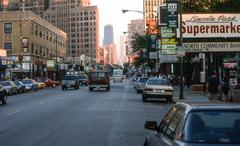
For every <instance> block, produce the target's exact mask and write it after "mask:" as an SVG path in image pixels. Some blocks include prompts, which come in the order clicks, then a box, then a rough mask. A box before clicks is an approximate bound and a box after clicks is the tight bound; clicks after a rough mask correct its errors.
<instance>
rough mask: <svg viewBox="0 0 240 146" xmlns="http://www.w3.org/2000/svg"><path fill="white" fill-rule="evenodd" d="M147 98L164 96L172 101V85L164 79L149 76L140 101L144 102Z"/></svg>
mask: <svg viewBox="0 0 240 146" xmlns="http://www.w3.org/2000/svg"><path fill="white" fill-rule="evenodd" d="M147 98H164V99H166V101H169V102H172V100H173V87H172V86H171V84H170V82H169V81H168V80H166V79H159V78H151V79H149V80H148V81H147V83H146V85H145V86H144V88H143V93H142V101H143V102H146V101H147Z"/></svg>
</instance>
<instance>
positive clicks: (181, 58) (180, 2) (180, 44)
mask: <svg viewBox="0 0 240 146" xmlns="http://www.w3.org/2000/svg"><path fill="white" fill-rule="evenodd" d="M179 15H180V22H179V24H180V26H179V33H180V40H179V48H181V49H183V48H182V47H183V34H182V0H179ZM183 84H184V83H183V56H180V93H179V99H184V97H183V87H184V85H183Z"/></svg>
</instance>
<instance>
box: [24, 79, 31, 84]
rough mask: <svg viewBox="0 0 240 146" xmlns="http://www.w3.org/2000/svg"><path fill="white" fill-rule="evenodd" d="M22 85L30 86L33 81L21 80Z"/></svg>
mask: <svg viewBox="0 0 240 146" xmlns="http://www.w3.org/2000/svg"><path fill="white" fill-rule="evenodd" d="M22 83H23V84H32V83H33V81H32V80H22Z"/></svg>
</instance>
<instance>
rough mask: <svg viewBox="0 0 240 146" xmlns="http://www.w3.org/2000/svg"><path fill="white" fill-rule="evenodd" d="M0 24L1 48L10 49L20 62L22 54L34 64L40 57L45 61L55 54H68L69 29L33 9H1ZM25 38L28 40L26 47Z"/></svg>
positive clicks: (10, 52)
mask: <svg viewBox="0 0 240 146" xmlns="http://www.w3.org/2000/svg"><path fill="white" fill-rule="evenodd" d="M8 26H11V27H8ZM0 28H1V29H0V34H1V36H2V37H1V38H0V48H5V49H7V55H8V56H12V57H13V58H15V60H16V61H17V63H20V61H21V59H20V60H19V56H22V57H23V59H22V61H23V62H24V61H25V60H26V62H28V63H33V64H34V63H35V61H36V60H38V61H41V62H42V64H43V65H46V62H47V60H53V58H56V56H58V57H61V58H65V57H66V40H67V35H66V33H65V32H63V31H62V30H60V29H58V28H57V27H55V26H53V25H52V24H50V23H49V22H47V21H46V20H44V19H42V18H41V17H39V16H38V15H36V14H34V13H33V12H31V11H8V12H0ZM7 28H9V29H7ZM6 31H7V32H6ZM24 40H25V41H28V42H27V44H28V46H27V47H26V45H24V44H23V43H24ZM6 44H7V45H6ZM9 45H11V46H12V47H11V48H12V49H10V48H9ZM26 57H27V58H26Z"/></svg>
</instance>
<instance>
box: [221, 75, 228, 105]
mask: <svg viewBox="0 0 240 146" xmlns="http://www.w3.org/2000/svg"><path fill="white" fill-rule="evenodd" d="M222 93H223V101H229V79H228V76H226V75H225V77H224V82H223V86H222Z"/></svg>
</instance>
